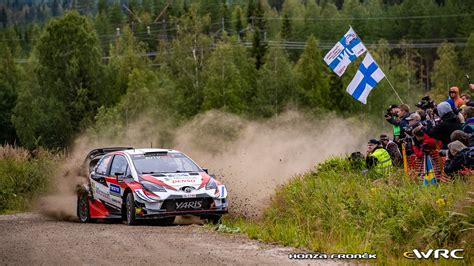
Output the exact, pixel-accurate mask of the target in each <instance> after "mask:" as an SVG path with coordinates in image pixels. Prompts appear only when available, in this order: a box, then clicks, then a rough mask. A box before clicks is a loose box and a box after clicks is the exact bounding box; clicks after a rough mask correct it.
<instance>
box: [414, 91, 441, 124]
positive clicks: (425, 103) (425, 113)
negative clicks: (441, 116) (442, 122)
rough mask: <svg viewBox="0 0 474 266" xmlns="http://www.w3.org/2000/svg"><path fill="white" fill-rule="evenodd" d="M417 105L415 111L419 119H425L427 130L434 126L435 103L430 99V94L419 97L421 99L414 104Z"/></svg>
mask: <svg viewBox="0 0 474 266" xmlns="http://www.w3.org/2000/svg"><path fill="white" fill-rule="evenodd" d="M415 106H416V107H418V110H417V113H418V114H419V115H420V117H421V121H426V123H425V125H426V126H427V128H428V130H429V129H431V128H432V127H434V125H435V124H436V122H437V121H436V116H435V112H434V110H435V108H436V104H435V102H434V101H433V100H431V98H430V96H425V97H423V98H421V100H420V101H419V102H418V103H417V104H415Z"/></svg>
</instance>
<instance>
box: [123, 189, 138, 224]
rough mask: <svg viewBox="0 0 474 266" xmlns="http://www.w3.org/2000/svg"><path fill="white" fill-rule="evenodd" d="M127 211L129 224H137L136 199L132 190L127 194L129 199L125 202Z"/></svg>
mask: <svg viewBox="0 0 474 266" xmlns="http://www.w3.org/2000/svg"><path fill="white" fill-rule="evenodd" d="M125 213H126V216H127V224H128V225H136V224H137V216H136V213H135V199H134V197H133V193H132V192H130V193H128V194H127V201H126V203H125Z"/></svg>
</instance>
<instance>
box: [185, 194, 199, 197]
mask: <svg viewBox="0 0 474 266" xmlns="http://www.w3.org/2000/svg"><path fill="white" fill-rule="evenodd" d="M195 197H196V194H184V195H183V198H195Z"/></svg>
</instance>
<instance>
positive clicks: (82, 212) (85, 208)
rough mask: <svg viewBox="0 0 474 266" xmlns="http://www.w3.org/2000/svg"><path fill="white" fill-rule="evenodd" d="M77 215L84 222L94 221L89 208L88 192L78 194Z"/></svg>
mask: <svg viewBox="0 0 474 266" xmlns="http://www.w3.org/2000/svg"><path fill="white" fill-rule="evenodd" d="M77 217H78V218H79V221H81V222H82V223H90V222H92V221H93V219H91V213H90V208H89V196H88V195H87V193H86V192H80V193H79V194H77Z"/></svg>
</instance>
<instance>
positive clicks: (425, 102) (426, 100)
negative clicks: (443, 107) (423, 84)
mask: <svg viewBox="0 0 474 266" xmlns="http://www.w3.org/2000/svg"><path fill="white" fill-rule="evenodd" d="M415 106H416V107H418V108H420V109H423V110H427V109H433V108H435V102H434V101H433V100H431V98H430V96H425V97H423V98H421V101H419V102H418V103H417V104H415Z"/></svg>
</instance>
